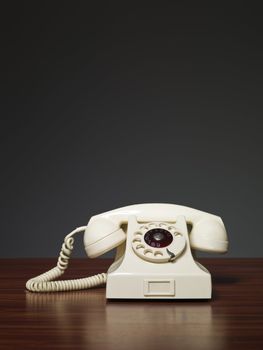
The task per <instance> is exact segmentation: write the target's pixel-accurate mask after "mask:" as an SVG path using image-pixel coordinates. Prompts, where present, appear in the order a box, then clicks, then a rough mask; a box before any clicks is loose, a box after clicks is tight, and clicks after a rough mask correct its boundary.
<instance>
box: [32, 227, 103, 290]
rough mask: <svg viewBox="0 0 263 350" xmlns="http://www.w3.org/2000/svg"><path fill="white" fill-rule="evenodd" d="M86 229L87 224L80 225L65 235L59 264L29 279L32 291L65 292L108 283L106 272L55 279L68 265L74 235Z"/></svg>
mask: <svg viewBox="0 0 263 350" xmlns="http://www.w3.org/2000/svg"><path fill="white" fill-rule="evenodd" d="M85 229H86V226H82V227H78V228H76V229H75V230H74V231H72V232H71V233H70V234H68V235H67V236H66V237H65V239H64V242H63V244H62V247H61V251H60V254H59V258H58V261H57V266H56V267H54V268H52V269H51V270H49V271H47V272H45V273H43V274H41V275H39V276H36V277H33V278H31V279H30V280H28V281H27V283H26V288H27V289H28V290H30V291H31V292H64V291H72V290H80V289H87V288H92V287H96V286H100V285H103V284H105V283H106V281H107V274H106V273H100V274H97V275H94V276H90V277H85V278H78V279H72V280H61V281H54V280H55V279H56V278H59V277H60V276H62V275H63V273H64V272H65V270H66V269H67V267H68V264H69V259H70V256H71V253H72V250H73V248H74V238H73V237H72V236H73V235H74V234H76V233H78V232H82V231H84V230H85Z"/></svg>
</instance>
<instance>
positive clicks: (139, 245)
mask: <svg viewBox="0 0 263 350" xmlns="http://www.w3.org/2000/svg"><path fill="white" fill-rule="evenodd" d="M141 248H145V246H144V245H143V244H137V246H136V249H141Z"/></svg>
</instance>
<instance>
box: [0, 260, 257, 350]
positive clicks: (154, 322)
mask: <svg viewBox="0 0 263 350" xmlns="http://www.w3.org/2000/svg"><path fill="white" fill-rule="evenodd" d="M55 261H56V260H55V259H1V260H0V263H1V274H0V277H1V279H0V303H1V315H0V320H1V328H0V347H1V349H89V350H91V349H114V350H116V349H133V350H134V349H135V350H138V349H156V350H157V349H158V350H160V349H180V350H182V349H188V350H189V349H200V350H201V349H202V350H206V349H209V350H212V349H216V350H219V349H239V350H240V349H249V350H253V349H263V259H200V261H201V262H202V263H203V264H204V265H205V266H206V267H207V268H208V269H209V270H210V272H211V273H212V276H213V299H212V300H208V301H150V300H148V301H138V300H137V301H136V300H133V301H132V300H128V301H127V300H126V301H125V300H118V301H106V300H105V288H103V287H102V288H97V289H90V290H86V291H79V292H67V293H49V294H35V293H30V292H28V291H26V290H25V282H26V280H27V279H28V278H30V277H32V276H34V275H37V274H39V273H41V272H44V271H45V270H47V269H48V268H51V267H53V265H54V263H55ZM110 263H111V260H108V259H94V260H90V259H76V260H74V259H73V260H72V262H71V266H70V268H69V272H67V273H66V274H65V277H68V278H73V277H81V276H86V275H92V274H94V273H98V272H103V271H106V270H107V268H108V266H109V265H110Z"/></svg>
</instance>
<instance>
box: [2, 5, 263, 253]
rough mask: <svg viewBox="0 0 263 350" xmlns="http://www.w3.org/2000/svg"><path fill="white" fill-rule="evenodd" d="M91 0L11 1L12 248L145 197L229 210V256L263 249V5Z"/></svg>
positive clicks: (5, 218) (55, 242) (6, 122)
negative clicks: (92, 1) (67, 0)
mask: <svg viewBox="0 0 263 350" xmlns="http://www.w3.org/2000/svg"><path fill="white" fill-rule="evenodd" d="M23 3H24V4H23ZM25 3H27V5H25ZM80 4H81V5H80ZM90 4H91V2H85V1H82V2H80V3H76V2H70V4H67V3H66V2H50V3H49V4H47V3H44V2H43V3H41V5H40V2H34V3H31V4H29V2H17V3H12V4H11V6H10V7H9V8H2V11H1V13H2V17H3V18H2V26H3V28H2V35H3V39H2V41H1V49H2V50H1V61H2V63H1V70H2V79H1V81H2V83H3V93H2V103H1V110H2V113H1V154H2V155H1V165H2V166H1V185H2V189H1V199H2V201H1V202H2V204H1V205H2V209H1V222H0V224H1V238H2V240H1V245H0V254H1V256H2V257H26V256H35V257H42V256H56V255H57V254H58V251H59V249H60V245H61V243H62V240H63V238H64V235H65V234H66V233H68V232H69V231H70V230H71V229H73V228H75V227H76V226H80V225H83V224H86V223H87V222H88V220H89V218H90V216H91V215H93V214H96V213H100V212H103V211H106V210H110V209H113V208H116V207H121V206H124V205H128V204H134V203H141V202H169V203H177V204H183V205H187V206H191V207H194V208H198V209H201V210H205V211H208V212H211V213H215V214H218V215H220V216H222V218H223V220H224V222H225V225H226V227H227V229H228V233H229V237H230V244H231V246H230V251H229V256H234V257H238V256H244V257H245V256H246V257H249V256H262V249H263V247H262V245H263V229H262V227H261V225H260V221H261V218H262V215H263V213H262V189H263V185H262V173H263V167H262V149H263V141H262V123H261V120H262V111H263V108H262V77H263V74H262V71H263V66H262V59H263V48H262V34H263V31H262V27H261V22H262V14H261V11H259V10H260V9H259V8H253V7H252V6H253V5H252V3H251V2H250V3H248V2H244V3H242V2H239V3H237V2H236V4H237V6H238V7H234V6H233V7H231V6H230V3H229V2H228V3H227V5H226V6H225V7H224V6H223V5H222V3H221V2H220V3H218V4H216V3H215V2H210V4H209V5H208V6H207V5H204V3H202V4H201V3H199V2H197V1H195V2H193V3H192V4H191V3H190V2H188V1H187V2H182V3H181V2H180V3H178V2H176V4H173V3H172V2H170V4H169V5H165V4H164V2H159V6H158V5H151V6H150V7H147V6H143V5H142V3H139V5H135V4H134V3H133V2H131V3H129V4H127V3H126V2H125V5H121V6H120V5H119V4H118V5H116V3H106V2H105V3H103V2H98V5H97V6H96V7H95V6H93V7H92V6H90ZM149 4H150V2H149ZM171 4H173V5H171ZM248 4H249V5H248ZM246 6H249V7H246ZM81 245H82V244H81V242H79V243H78V245H77V253H76V254H81V252H82V248H81Z"/></svg>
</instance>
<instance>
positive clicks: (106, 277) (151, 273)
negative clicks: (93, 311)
mask: <svg viewBox="0 0 263 350" xmlns="http://www.w3.org/2000/svg"><path fill="white" fill-rule="evenodd" d="M83 231H84V246H85V250H86V252H87V255H88V256H89V257H90V258H95V257H98V256H100V255H102V254H104V253H106V252H108V251H110V250H111V249H113V248H117V250H116V256H115V261H114V262H113V264H112V265H111V266H110V268H109V270H108V272H107V273H102V274H98V275H95V276H91V277H86V278H81V279H76V280H66V281H61V280H60V281H54V280H55V279H56V278H58V277H60V276H61V275H62V274H63V273H64V271H65V270H66V268H67V266H68V261H69V258H70V254H71V252H72V250H73V243H74V238H73V236H74V235H75V234H77V233H79V232H83ZM191 248H192V249H195V250H201V251H207V252H217V253H224V252H226V251H227V248H228V239H227V233H226V230H225V227H224V224H223V221H222V220H221V218H220V217H218V216H216V215H212V214H208V213H205V212H203V211H200V210H195V209H192V208H188V207H184V206H179V205H175V204H159V203H151V204H137V205H130V206H127V207H123V208H119V209H114V210H111V211H108V212H105V213H102V214H99V215H95V216H93V217H92V218H91V219H90V221H89V223H88V225H87V226H82V227H79V228H77V229H76V230H74V231H72V232H71V233H70V234H68V235H67V236H66V237H65V240H64V243H63V245H62V248H61V252H60V256H59V259H58V262H57V266H56V267H54V268H53V269H51V270H50V271H47V272H46V273H44V274H42V275H40V276H37V277H35V278H32V279H30V280H29V281H28V282H27V284H26V287H27V289H28V290H30V291H33V292H54V291H67V290H77V289H87V288H91V287H95V286H98V285H102V284H104V283H106V297H107V298H108V299H114V298H120V299H124V298H138V299H142V298H147V299H186V298H199V299H200V298H206V299H207V298H211V291H212V288H211V276H210V273H209V272H208V271H207V269H206V268H205V267H203V266H202V265H201V264H200V263H198V262H197V261H195V260H194V259H193V256H192V252H191Z"/></svg>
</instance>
